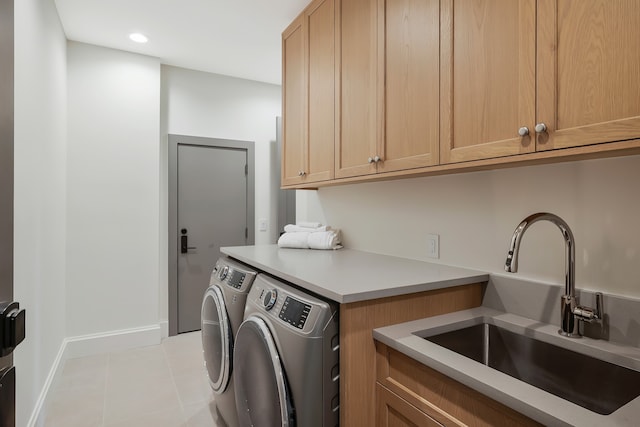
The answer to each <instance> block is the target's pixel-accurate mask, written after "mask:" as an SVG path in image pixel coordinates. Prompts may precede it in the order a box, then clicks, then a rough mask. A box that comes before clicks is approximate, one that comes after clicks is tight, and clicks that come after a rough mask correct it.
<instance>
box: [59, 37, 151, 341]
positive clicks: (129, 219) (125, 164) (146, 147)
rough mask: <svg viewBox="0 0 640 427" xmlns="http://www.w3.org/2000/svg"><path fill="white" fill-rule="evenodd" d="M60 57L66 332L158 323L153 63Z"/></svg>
mask: <svg viewBox="0 0 640 427" xmlns="http://www.w3.org/2000/svg"><path fill="white" fill-rule="evenodd" d="M67 55H68V86H69V92H68V97H69V102H68V115H69V121H68V123H69V125H68V133H69V140H68V147H67V153H68V154H67V183H68V185H67V294H66V297H67V336H79V335H85V334H93V333H100V332H106V331H113V330H121V329H129V328H137V327H143V326H148V325H156V326H157V324H158V283H159V271H160V266H159V259H160V255H159V251H160V250H159V242H160V240H159V239H160V237H159V217H160V213H159V209H160V183H159V181H160V155H159V146H160V62H159V60H158V59H156V58H150V57H146V56H141V55H137V54H131V53H126V52H122V51H117V50H112V49H106V48H101V47H96V46H91V45H86V44H82V43H76V42H69V43H68V51H67Z"/></svg>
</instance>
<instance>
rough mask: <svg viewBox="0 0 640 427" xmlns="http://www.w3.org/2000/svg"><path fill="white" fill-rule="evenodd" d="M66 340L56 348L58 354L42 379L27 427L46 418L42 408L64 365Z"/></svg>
mask: <svg viewBox="0 0 640 427" xmlns="http://www.w3.org/2000/svg"><path fill="white" fill-rule="evenodd" d="M66 341H67V340H66V339H64V340H62V344H61V345H60V348H59V349H58V354H57V355H56V358H55V359H54V361H53V364H52V365H51V369H50V370H49V375H47V379H46V380H45V381H44V385H43V386H42V390H41V391H40V395H39V396H38V400H36V404H35V405H34V408H33V411H32V412H31V417H30V418H29V422H28V423H27V427H35V426H39V427H42V426H44V421H45V418H46V415H47V414H46V412H45V411H43V408H46V407H47V406H46V405H45V402H47V401H48V399H49V391H50V390H51V389H52V388H53V384H55V383H56V382H58V378H60V375H61V374H62V367H63V366H64V361H65V360H66V359H65V358H64V354H65V350H66V348H67V342H66Z"/></svg>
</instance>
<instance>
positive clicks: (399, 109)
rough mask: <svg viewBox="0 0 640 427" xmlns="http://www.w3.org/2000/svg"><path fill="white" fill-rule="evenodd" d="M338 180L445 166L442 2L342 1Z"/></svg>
mask: <svg viewBox="0 0 640 427" xmlns="http://www.w3.org/2000/svg"><path fill="white" fill-rule="evenodd" d="M337 4H338V5H339V6H338V8H339V11H338V15H337V16H338V21H339V32H338V34H339V35H338V40H339V43H338V49H339V60H338V73H337V75H338V76H339V77H338V78H339V79H340V80H339V81H340V85H339V91H338V93H339V95H338V103H339V111H340V119H339V122H338V136H337V150H336V177H338V178H340V177H352V176H358V175H367V174H372V173H377V172H389V171H397V170H404V169H412V168H419V167H424V166H430V165H435V164H438V127H439V123H438V122H439V108H440V105H439V90H440V89H439V73H440V70H439V62H440V61H439V36H440V35H439V22H440V16H439V13H440V7H439V1H438V0H426V1H425V0H339V1H338V2H337Z"/></svg>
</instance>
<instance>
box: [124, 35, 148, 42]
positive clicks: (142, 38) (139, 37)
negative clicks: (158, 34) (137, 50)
mask: <svg viewBox="0 0 640 427" xmlns="http://www.w3.org/2000/svg"><path fill="white" fill-rule="evenodd" d="M129 38H130V39H131V40H133V41H134V42H136V43H146V42H148V41H149V39H148V38H147V36H145V35H144V34H140V33H131V34H129Z"/></svg>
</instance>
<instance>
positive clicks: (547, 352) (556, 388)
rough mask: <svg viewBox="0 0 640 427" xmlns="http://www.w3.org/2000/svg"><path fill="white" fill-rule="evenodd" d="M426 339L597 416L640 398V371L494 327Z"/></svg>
mask: <svg viewBox="0 0 640 427" xmlns="http://www.w3.org/2000/svg"><path fill="white" fill-rule="evenodd" d="M424 339H426V340H428V341H430V342H433V343H435V344H438V345H440V346H442V347H445V348H447V349H449V350H451V351H454V352H456V353H458V354H461V355H463V356H466V357H468V358H470V359H473V360H475V361H476V362H479V363H482V364H484V365H487V366H489V367H491V368H493V369H496V370H498V371H500V372H503V373H505V374H507V375H510V376H512V377H514V378H517V379H519V380H521V381H524V382H526V383H528V384H531V385H532V386H534V387H538V388H540V389H542V390H545V391H547V392H549V393H552V394H554V395H556V396H558V397H561V398H563V399H566V400H568V401H570V402H573V403H575V404H577V405H579V406H582V407H583V408H586V409H589V410H590V411H593V412H596V413H598V414H602V415H609V414H611V413H612V412H614V411H616V410H617V409H618V408H620V407H622V406H624V405H625V404H627V403H628V402H630V401H631V400H633V399H635V398H636V397H637V396H639V395H640V372H637V371H634V370H632V369H628V368H625V367H622V366H618V365H614V364H612V363H609V362H605V361H602V360H599V359H596V358H593V357H590V356H587V355H584V354H581V353H577V352H574V351H571V350H567V349H564V348H561V347H558V346H555V345H552V344H549V343H546V342H543V341H539V340H536V339H533V338H530V337H528V336H525V335H521V334H517V333H514V332H511V331H508V330H506V329H504V328H500V327H498V326H495V325H492V324H488V323H481V324H478V325H475V326H470V327H466V328H463V329H457V330H454V331H450V332H445V333H441V334H438V335H433V336H430V337H424Z"/></svg>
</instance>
